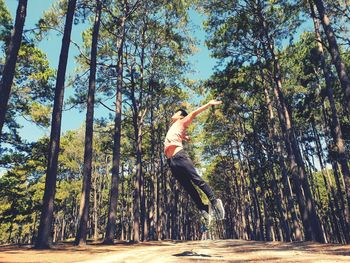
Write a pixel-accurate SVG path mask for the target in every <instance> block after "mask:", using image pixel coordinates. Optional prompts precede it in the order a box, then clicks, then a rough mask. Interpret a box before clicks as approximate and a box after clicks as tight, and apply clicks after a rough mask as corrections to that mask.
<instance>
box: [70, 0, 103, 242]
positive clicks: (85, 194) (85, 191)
mask: <svg viewBox="0 0 350 263" xmlns="http://www.w3.org/2000/svg"><path fill="white" fill-rule="evenodd" d="M96 4H97V6H96V17H95V22H94V29H93V33H92V43H91V62H90V77H89V92H88V98H87V112H86V127H85V149H84V168H83V185H82V191H81V201H80V210H79V216H78V224H79V227H78V232H77V236H76V239H75V244H76V245H86V234H87V232H86V230H87V221H88V218H89V203H90V192H91V167H92V151H93V149H92V148H93V130H94V106H95V89H96V60H97V43H98V34H99V30H100V21H101V10H102V7H101V2H100V1H99V0H97V3H96Z"/></svg>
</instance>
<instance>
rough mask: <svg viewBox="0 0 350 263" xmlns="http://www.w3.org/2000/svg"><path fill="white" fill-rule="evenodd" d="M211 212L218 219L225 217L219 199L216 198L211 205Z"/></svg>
mask: <svg viewBox="0 0 350 263" xmlns="http://www.w3.org/2000/svg"><path fill="white" fill-rule="evenodd" d="M211 209H212V212H213V213H214V215H216V216H217V217H218V219H220V220H222V219H225V209H224V206H223V204H222V201H221V199H216V200H214V202H213V203H212V205H211Z"/></svg>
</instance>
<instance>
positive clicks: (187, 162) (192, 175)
mask: <svg viewBox="0 0 350 263" xmlns="http://www.w3.org/2000/svg"><path fill="white" fill-rule="evenodd" d="M182 165H183V169H184V172H185V173H186V175H188V176H189V179H190V180H191V181H192V182H193V183H194V184H195V185H197V186H198V187H199V189H201V190H202V191H203V192H204V193H205V194H206V196H207V197H208V199H209V201H210V202H211V203H213V202H214V201H215V200H216V198H215V194H214V192H213V190H212V189H211V188H210V186H209V185H208V184H207V182H206V181H204V180H203V179H202V177H200V175H199V174H198V173H197V171H196V169H195V168H194V165H193V163H192V161H191V159H190V158H188V157H187V158H185V159H183V160H182Z"/></svg>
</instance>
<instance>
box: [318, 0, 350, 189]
mask: <svg viewBox="0 0 350 263" xmlns="http://www.w3.org/2000/svg"><path fill="white" fill-rule="evenodd" d="M314 3H315V5H316V8H317V11H318V14H319V16H320V17H319V18H320V20H321V23H322V26H323V29H324V32H325V35H326V37H327V40H328V45H329V53H330V54H331V57H332V62H333V64H334V66H335V68H336V70H337V74H338V78H339V81H340V85H341V88H342V90H343V93H344V104H345V105H346V109H347V112H348V113H349V112H350V80H349V76H348V74H347V72H346V66H345V64H344V63H343V60H342V57H341V55H340V52H339V47H338V43H337V39H336V37H335V34H334V31H333V28H332V26H331V24H330V22H329V18H328V16H327V14H326V11H325V8H324V4H323V0H314ZM348 180H349V181H348V183H350V178H349V179H348ZM348 186H350V184H349V185H348ZM348 191H350V189H348Z"/></svg>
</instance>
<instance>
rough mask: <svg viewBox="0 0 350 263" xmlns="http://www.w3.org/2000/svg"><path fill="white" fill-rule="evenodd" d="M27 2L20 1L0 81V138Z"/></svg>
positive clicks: (25, 0) (20, 41)
mask: <svg viewBox="0 0 350 263" xmlns="http://www.w3.org/2000/svg"><path fill="white" fill-rule="evenodd" d="M27 2H28V0H19V1H18V7H17V12H16V21H15V26H14V28H13V31H12V35H11V40H10V43H9V46H8V51H7V57H6V62H5V65H4V70H3V72H2V78H1V81H0V94H1V96H0V137H1V134H2V128H3V126H4V122H5V115H6V111H7V105H8V101H9V98H10V93H11V87H12V82H13V78H14V76H15V71H16V62H17V57H18V51H19V49H20V47H21V43H22V33H23V27H24V22H25V19H26V15H27ZM0 143H1V140H0Z"/></svg>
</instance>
